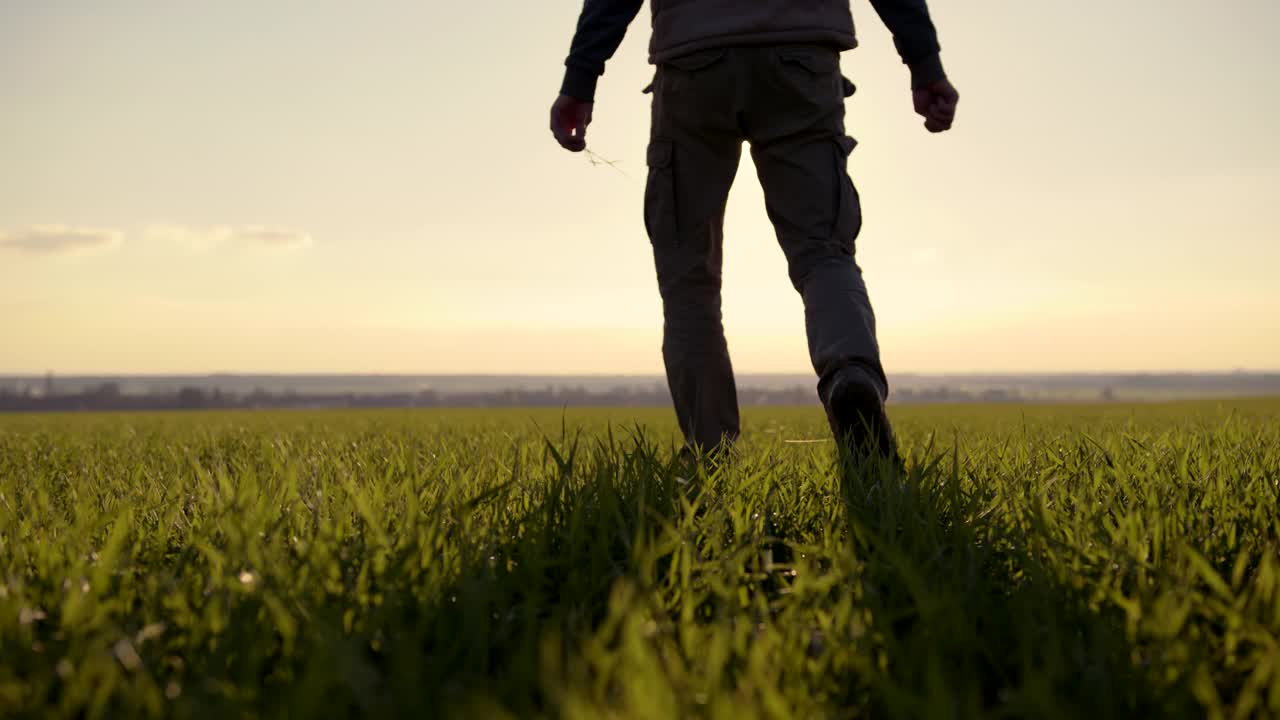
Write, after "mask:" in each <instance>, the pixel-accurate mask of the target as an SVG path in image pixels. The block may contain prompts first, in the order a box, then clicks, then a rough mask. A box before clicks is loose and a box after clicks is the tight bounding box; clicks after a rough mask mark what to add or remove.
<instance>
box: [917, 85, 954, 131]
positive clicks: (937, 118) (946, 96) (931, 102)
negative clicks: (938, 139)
mask: <svg viewBox="0 0 1280 720" xmlns="http://www.w3.org/2000/svg"><path fill="white" fill-rule="evenodd" d="M911 99H912V101H913V102H914V103H915V106H916V114H918V115H920V116H922V117H924V126H925V128H927V129H928V130H929V132H933V133H940V132H943V131H946V130H950V129H951V123H953V122H955V119H956V104H957V103H959V102H960V93H958V92H956V89H955V87H953V86H952V85H951V81H949V80H947V79H945V78H944V79H942V80H938V81H935V82H931V83H929V84H928V85H925V86H924V87H919V88H916V89H915V90H912V91H911Z"/></svg>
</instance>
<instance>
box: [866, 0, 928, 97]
mask: <svg viewBox="0 0 1280 720" xmlns="http://www.w3.org/2000/svg"><path fill="white" fill-rule="evenodd" d="M925 2H926V0H871V5H872V7H874V8H875V9H876V13H877V14H878V15H879V16H880V19H881V20H883V21H884V24H885V26H887V27H888V28H889V32H891V33H893V44H894V46H895V47H897V48H898V55H900V56H902V62H904V63H906V64H907V66H908V67H910V68H911V86H912V87H921V86H923V85H928V84H929V83H932V82H936V81H938V80H942V79H943V78H945V77H946V76H947V75H946V72H944V71H943V69H942V58H941V55H940V54H939V53H940V51H941V47H940V46H939V45H938V31H937V30H936V29H935V28H934V26H933V20H932V19H930V18H929V8H928V6H927V5H926V4H925Z"/></svg>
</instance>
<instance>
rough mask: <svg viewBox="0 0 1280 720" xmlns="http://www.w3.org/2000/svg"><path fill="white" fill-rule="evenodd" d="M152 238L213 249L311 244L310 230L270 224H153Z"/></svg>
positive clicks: (289, 247)
mask: <svg viewBox="0 0 1280 720" xmlns="http://www.w3.org/2000/svg"><path fill="white" fill-rule="evenodd" d="M146 235H147V237H148V238H150V239H153V240H160V241H164V242H172V243H176V244H179V245H185V246H186V247H189V248H192V249H194V250H210V249H213V248H216V247H236V246H238V247H256V248H267V249H275V250H298V249H301V248H306V247H310V246H311V243H312V240H311V235H310V234H309V233H305V232H302V231H300V230H293V229H290V228H282V227H272V226H267V225H244V226H240V227H232V226H229V225H217V226H213V227H203V228H201V227H187V226H183V225H152V226H150V227H149V228H147V230H146Z"/></svg>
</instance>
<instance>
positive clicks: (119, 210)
mask: <svg viewBox="0 0 1280 720" xmlns="http://www.w3.org/2000/svg"><path fill="white" fill-rule="evenodd" d="M55 5H56V7H54V6H55ZM579 7H580V3H579V2H578V1H577V0H546V1H544V2H517V1H515V0H509V1H507V2H500V3H465V2H458V3H444V2H427V3H422V2H408V1H406V2H395V3H392V2H387V3H372V4H367V3H366V4H352V3H347V2H301V1H299V2H278V3H277V2H273V3H261V2H247V1H246V2H220V3H198V4H197V3H171V2H159V1H158V0H157V1H154V2H120V3H97V2H88V1H83V2H67V3H56V4H55V3H35V2H30V3H9V4H6V5H5V6H4V7H3V9H0V373H12V372H43V371H45V370H46V369H52V370H55V371H58V372H63V373H67V372H126V373H146V372H205V371H274V372H316V371H332V372H415V373H416V372H421V373H427V372H504V373H511V372H527V373H556V372H565V373H582V372H602V373H632V372H635V373H640V372H643V373H658V372H660V371H661V358H660V356H659V352H658V347H659V336H660V332H661V315H660V312H659V303H658V298H657V289H656V284H655V281H654V279H653V271H652V266H651V257H650V254H649V247H648V241H647V239H646V238H645V236H644V228H643V223H642V221H641V215H640V202H641V194H642V189H643V176H644V167H643V165H644V163H643V160H644V146H645V142H646V139H647V123H648V97H647V96H644V95H642V94H641V93H640V90H641V88H643V87H644V85H645V84H647V82H648V79H649V77H650V75H651V74H652V68H651V67H649V66H648V65H647V64H646V62H645V57H644V45H645V42H646V40H647V32H648V23H647V21H645V20H644V19H643V18H644V17H645V16H643V15H642V19H641V20H640V21H638V22H637V23H636V25H634V26H633V27H632V30H631V33H630V35H629V36H628V39H627V41H626V43H625V44H624V46H623V49H622V51H621V52H620V53H619V55H618V56H617V57H616V58H615V59H614V60H613V61H612V62H611V63H610V65H609V71H608V73H607V74H606V76H605V78H604V80H603V81H602V83H601V90H600V94H599V96H598V98H597V106H596V111H595V124H594V125H592V127H591V130H590V132H589V133H588V142H589V145H590V147H591V148H592V149H593V150H594V151H595V152H597V153H599V154H600V155H601V156H603V157H606V158H608V159H611V160H617V161H619V163H620V168H621V170H622V172H616V171H614V170H612V169H609V168H607V167H593V166H592V165H591V164H590V163H589V162H588V161H587V159H586V158H584V157H582V156H571V155H569V154H568V153H565V152H563V151H561V150H560V149H559V148H558V147H557V146H556V145H555V143H554V142H553V141H552V139H551V137H550V135H549V133H548V131H547V129H546V125H547V123H546V117H545V115H546V110H547V107H548V106H549V104H550V102H551V101H552V99H554V94H555V91H556V90H557V88H558V87H559V78H560V73H561V69H562V65H561V63H562V61H563V59H564V55H565V52H566V49H567V47H568V43H569V38H570V34H571V32H572V29H573V25H574V22H575V20H576V16H577V11H578V9H579ZM932 8H933V14H934V16H935V20H936V22H937V24H938V26H939V30H940V35H941V39H942V44H943V47H944V52H943V58H944V61H945V63H946V65H947V68H948V70H949V72H950V74H951V76H952V78H953V80H954V82H955V83H956V85H957V86H958V87H959V88H960V91H961V94H962V101H961V104H960V112H959V116H958V121H957V128H956V130H955V131H954V132H952V133H950V134H948V135H943V136H938V137H934V136H930V135H928V134H927V133H926V132H925V131H924V130H923V128H921V127H920V124H919V122H918V121H917V119H916V117H915V116H914V115H913V114H912V113H911V108H910V102H909V95H908V93H907V75H906V71H905V69H904V68H903V67H902V66H901V65H900V63H899V62H898V60H897V57H896V55H895V54H894V52H893V49H892V46H891V43H890V40H889V37H888V35H887V33H886V32H885V30H884V29H883V27H882V26H880V25H879V23H878V21H877V19H876V18H875V15H874V13H873V12H871V9H870V7H869V5H868V4H867V3H866V2H864V1H863V0H855V2H854V14H855V18H856V19H857V20H858V23H859V34H860V37H861V39H862V43H863V47H861V48H859V49H858V50H856V51H854V52H852V53H849V54H847V55H846V56H845V60H844V66H845V73H846V74H847V75H849V76H850V77H851V78H852V79H853V80H854V81H855V82H856V83H857V85H858V88H859V92H858V93H857V95H856V96H855V97H854V98H853V99H852V100H851V102H850V104H849V130H850V134H852V135H854V136H855V137H857V138H858V139H859V141H860V143H861V144H860V145H859V147H858V149H857V150H856V151H855V153H854V155H853V160H852V163H851V170H852V174H853V177H854V181H855V183H857V185H858V188H859V191H860V193H861V195H862V199H863V205H864V215H865V226H864V230H863V235H862V237H861V239H860V241H859V250H858V255H859V261H860V263H861V264H862V266H863V268H864V270H865V271H866V275H867V281H868V285H869V287H870V290H871V293H872V300H873V302H874V304H875V307H876V310H877V312H878V315H879V320H880V333H881V344H882V348H883V352H884V359H885V364H886V367H887V368H888V369H889V371H890V372H895V371H898V372H905V371H968V370H1034V371H1054V370H1062V371H1071V370H1137V369H1150V370H1176V369H1181V370H1195V369H1231V368H1238V367H1245V368H1255V369H1275V368H1277V367H1280V282H1278V281H1277V279H1276V278H1277V274H1278V271H1280V215H1278V214H1277V202H1278V201H1280V139H1278V136H1277V132H1276V128H1277V117H1280V95H1278V94H1277V93H1276V92H1275V88H1276V80H1275V72H1276V71H1277V69H1280V46H1277V44H1276V43H1275V42H1274V41H1273V39H1272V38H1271V35H1272V34H1273V33H1274V29H1275V28H1276V27H1280V3H1276V2H1274V1H1273V0H1228V1H1227V2H1222V3H1204V2H1196V1H1194V0H1162V1H1157V0H1135V1H1134V2H1126V3H1114V2H1110V1H1108V0H1085V1H1083V2H1071V3H1065V2H1060V3H1040V2H1017V1H1015V0H964V2H959V1H958V0H933V2H932ZM645 12H646V13H647V10H646V11H645ZM726 236H727V241H726V242H727V249H726V255H727V257H726V268H725V275H726V287H725V316H726V325H727V328H728V333H729V342H730V349H731V351H732V353H733V356H734V363H735V366H736V367H737V368H739V369H740V370H745V371H756V372H760V371H785V372H796V371H804V370H806V369H807V367H808V361H807V358H806V353H805V345H804V333H803V329H802V326H801V323H802V313H801V309H800V302H799V299H798V297H796V296H795V293H794V291H793V290H792V289H791V287H790V285H789V284H788V281H787V276H786V270H785V267H784V264H783V258H782V253H781V251H780V250H778V248H777V245H776V243H775V242H774V239H773V235H772V229H771V228H770V227H769V225H768V222H767V219H766V217H765V213H764V209H763V203H762V201H761V194H760V191H759V188H758V186H757V185H756V182H755V178H754V172H753V171H752V169H751V167H750V159H749V157H748V156H746V155H745V154H744V159H743V167H742V168H741V169H740V171H739V174H738V186H737V187H736V188H735V190H734V193H733V195H732V196H731V199H730V207H729V215H728V219H727V225H726Z"/></svg>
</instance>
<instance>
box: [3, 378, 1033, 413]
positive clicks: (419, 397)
mask: <svg viewBox="0 0 1280 720" xmlns="http://www.w3.org/2000/svg"><path fill="white" fill-rule="evenodd" d="M738 397H739V400H740V401H741V403H742V404H743V405H816V404H817V403H818V397H817V393H816V391H815V390H814V389H813V388H812V387H808V388H806V387H800V386H797V387H793V388H789V389H779V390H773V389H752V388H744V389H741V390H739V392H738ZM1022 399H1023V398H1022V397H1021V396H1020V395H1019V394H1018V393H1017V392H1016V391H1008V390H985V391H982V392H968V391H964V390H957V389H952V388H947V387H939V388H936V389H930V390H918V389H914V390H912V389H908V390H901V391H897V392H895V393H894V394H893V397H892V400H893V401H894V402H898V403H913V402H914V403H922V402H1019V401H1021V400H1022ZM670 402H671V396H670V394H668V392H667V391H666V390H665V389H658V388H649V389H643V388H635V387H617V388H613V389H608V390H587V389H586V388H583V387H553V388H546V389H542V390H530V389H511V390H501V391H491V392H439V391H434V390H422V391H418V392H390V393H299V392H294V391H285V392H268V391H266V390H262V389H258V390H254V391H252V392H248V393H234V392H224V391H222V390H218V389H213V390H206V389H202V388H196V387H184V388H180V389H178V390H175V391H168V392H152V393H145V394H133V393H124V392H121V390H120V386H119V385H118V384H116V383H103V384H102V385H99V386H96V387H93V388H87V389H84V390H81V391H79V392H70V393H53V394H50V393H44V392H39V391H35V390H32V389H29V388H27V389H23V390H20V391H15V390H11V389H0V411H33V412H34V411H78V410H215V409H246V410H247V409H263V408H414V407H479V408H484V407H562V406H574V407H606V406H607V407H661V406H666V405H668V404H670Z"/></svg>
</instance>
